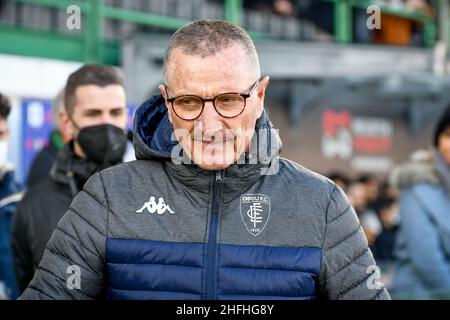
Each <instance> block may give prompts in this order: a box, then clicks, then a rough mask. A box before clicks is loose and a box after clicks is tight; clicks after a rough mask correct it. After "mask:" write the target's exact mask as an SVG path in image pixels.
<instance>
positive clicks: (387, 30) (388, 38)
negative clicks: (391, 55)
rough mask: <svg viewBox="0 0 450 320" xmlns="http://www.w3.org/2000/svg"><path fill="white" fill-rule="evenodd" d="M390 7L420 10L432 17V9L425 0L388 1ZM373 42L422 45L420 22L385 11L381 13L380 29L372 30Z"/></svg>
mask: <svg viewBox="0 0 450 320" xmlns="http://www.w3.org/2000/svg"><path fill="white" fill-rule="evenodd" d="M387 5H388V6H390V7H391V8H392V9H396V10H406V11H414V12H420V13H423V14H425V15H428V16H430V17H432V16H433V15H434V12H433V9H432V8H431V6H430V5H429V4H428V2H427V1H425V0H408V1H390V2H388V3H387ZM374 31H375V32H374V42H375V43H379V44H385V45H398V46H408V45H422V44H423V43H422V42H423V41H422V39H423V32H424V31H423V25H422V23H421V22H418V21H415V20H412V19H410V18H407V17H402V16H398V15H394V14H389V13H386V12H382V13H381V29H379V30H374Z"/></svg>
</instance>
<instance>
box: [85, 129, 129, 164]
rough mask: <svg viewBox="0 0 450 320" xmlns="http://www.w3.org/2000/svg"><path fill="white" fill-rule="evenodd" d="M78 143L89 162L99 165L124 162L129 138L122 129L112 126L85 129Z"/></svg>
mask: <svg viewBox="0 0 450 320" xmlns="http://www.w3.org/2000/svg"><path fill="white" fill-rule="evenodd" d="M77 141H78V143H79V144H80V147H81V149H82V150H83V152H84V154H85V155H86V157H87V159H88V160H91V161H93V162H95V163H97V164H99V165H114V164H117V163H120V162H122V158H123V155H124V154H125V151H126V148H127V136H126V135H125V133H124V131H123V130H122V129H121V128H118V127H116V126H113V125H111V124H102V125H97V126H90V127H84V128H82V129H81V130H80V132H79V134H78V137H77Z"/></svg>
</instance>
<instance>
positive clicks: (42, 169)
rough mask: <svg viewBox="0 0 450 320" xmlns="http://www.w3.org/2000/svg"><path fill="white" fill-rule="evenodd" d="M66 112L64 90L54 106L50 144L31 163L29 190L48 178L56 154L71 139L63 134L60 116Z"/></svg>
mask: <svg viewBox="0 0 450 320" xmlns="http://www.w3.org/2000/svg"><path fill="white" fill-rule="evenodd" d="M62 111H64V89H63V90H61V91H60V92H59V93H58V95H57V96H56V98H55V99H54V100H53V104H52V121H53V130H52V131H51V133H50V136H49V139H48V144H47V145H46V146H45V147H44V148H43V149H42V150H41V151H40V152H39V153H38V154H37V155H36V157H35V158H34V159H33V162H32V163H31V166H30V170H29V171H28V177H27V182H26V184H27V188H28V189H29V188H31V187H33V186H35V185H36V184H38V183H39V182H41V181H42V180H44V179H45V178H46V177H48V175H49V173H50V169H51V167H52V165H53V162H54V161H55V158H56V154H57V153H58V151H60V150H61V149H62V148H63V147H64V144H65V143H66V142H68V140H69V137H67V136H64V135H63V134H62V132H63V130H62V129H61V123H60V121H59V114H60V113H61V112H62Z"/></svg>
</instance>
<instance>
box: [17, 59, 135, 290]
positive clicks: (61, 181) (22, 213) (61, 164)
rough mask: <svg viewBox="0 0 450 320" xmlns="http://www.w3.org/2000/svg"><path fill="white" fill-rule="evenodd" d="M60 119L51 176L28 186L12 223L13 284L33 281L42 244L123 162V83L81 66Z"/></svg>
mask: <svg viewBox="0 0 450 320" xmlns="http://www.w3.org/2000/svg"><path fill="white" fill-rule="evenodd" d="M64 104H65V111H63V112H62V113H61V115H60V123H61V130H62V134H63V135H66V136H69V137H71V138H72V140H71V141H70V142H69V143H68V144H67V145H66V146H65V147H64V149H63V150H62V151H61V152H60V153H59V154H58V156H57V158H56V161H55V163H54V165H53V167H52V169H51V172H50V176H49V177H48V178H46V179H45V180H44V181H43V182H41V183H39V184H38V185H36V186H35V187H33V188H31V189H30V190H29V191H28V192H27V193H26V195H25V197H24V199H23V200H22V202H21V203H20V204H19V206H18V208H17V212H16V214H15V216H14V221H13V242H12V246H13V252H14V265H15V270H16V275H17V281H18V284H19V286H20V289H21V290H23V289H24V288H25V287H26V286H27V285H28V283H29V281H30V280H31V279H32V278H33V274H34V271H35V270H36V268H37V266H38V264H39V261H40V260H41V258H42V255H43V253H44V250H45V246H46V244H47V241H48V240H49V239H50V236H51V234H52V233H53V231H54V230H55V228H56V225H57V223H58V221H59V220H60V218H61V217H62V216H63V215H64V213H65V212H66V211H67V209H68V208H69V205H70V203H71V201H72V199H73V198H74V197H75V195H76V194H77V193H78V191H80V190H81V188H82V187H83V185H84V184H85V182H86V181H87V180H88V179H89V177H90V176H91V175H92V174H94V173H95V172H98V171H100V170H102V169H105V168H107V167H110V166H113V165H115V164H118V163H120V162H122V158H123V156H124V154H125V151H126V147H127V136H126V130H127V121H128V110H127V106H126V97H125V89H124V85H123V79H122V77H121V76H120V75H119V74H118V72H117V71H115V70H114V69H113V68H110V67H106V66H101V65H85V66H83V67H81V68H80V69H78V70H77V71H76V72H74V73H72V74H71V75H70V76H69V79H68V81H67V84H66V87H65V94H64Z"/></svg>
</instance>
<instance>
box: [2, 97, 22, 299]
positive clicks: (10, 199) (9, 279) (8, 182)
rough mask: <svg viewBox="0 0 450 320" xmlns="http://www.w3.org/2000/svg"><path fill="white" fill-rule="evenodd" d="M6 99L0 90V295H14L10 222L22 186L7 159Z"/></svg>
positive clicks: (15, 293) (8, 297)
mask: <svg viewBox="0 0 450 320" xmlns="http://www.w3.org/2000/svg"><path fill="white" fill-rule="evenodd" d="M10 111H11V104H10V102H9V100H8V99H7V98H6V97H5V96H3V95H2V94H0V299H15V298H17V296H18V295H17V287H16V280H15V275H14V267H13V259H12V253H11V222H12V218H13V213H14V211H15V207H16V204H17V202H19V201H20V199H21V198H22V193H21V191H22V187H21V186H20V185H18V184H17V183H16V182H15V179H14V170H13V166H12V165H11V164H9V163H7V161H6V158H7V155H8V136H9V130H8V125H7V122H6V121H7V119H8V116H9V112H10Z"/></svg>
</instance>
